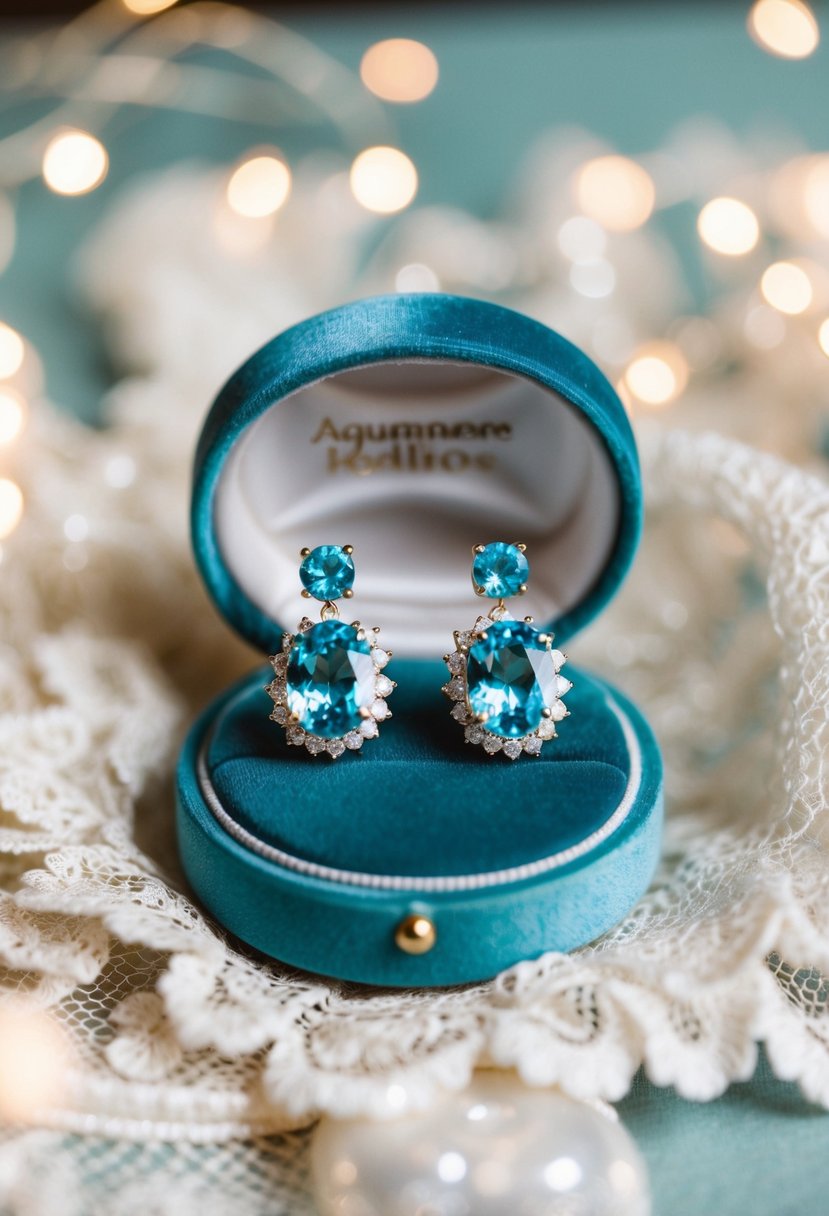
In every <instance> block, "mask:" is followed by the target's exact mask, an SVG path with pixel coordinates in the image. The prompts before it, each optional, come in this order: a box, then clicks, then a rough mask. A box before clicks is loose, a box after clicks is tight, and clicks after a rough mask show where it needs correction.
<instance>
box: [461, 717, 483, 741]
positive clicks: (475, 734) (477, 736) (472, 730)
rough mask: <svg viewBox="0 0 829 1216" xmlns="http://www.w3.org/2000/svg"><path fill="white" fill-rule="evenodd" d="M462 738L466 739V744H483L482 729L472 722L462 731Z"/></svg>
mask: <svg viewBox="0 0 829 1216" xmlns="http://www.w3.org/2000/svg"><path fill="white" fill-rule="evenodd" d="M464 738H465V739H466V741H467V743H483V739H484V728H483V727H482V726H479V725H478V724H477V722H473V723H472V724H471V725H470V726H467V728H466V730H465V731H464Z"/></svg>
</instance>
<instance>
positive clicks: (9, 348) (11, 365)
mask: <svg viewBox="0 0 829 1216" xmlns="http://www.w3.org/2000/svg"><path fill="white" fill-rule="evenodd" d="M25 355H26V344H25V343H24V341H23V339H22V338H21V336H20V334H19V333H18V332H17V330H16V329H12V327H11V325H6V324H5V323H4V322H3V321H0V380H9V379H10V378H11V377H12V376H14V375H16V374H17V372H19V371H20V368H21V366H22V365H23V359H24V357H25Z"/></svg>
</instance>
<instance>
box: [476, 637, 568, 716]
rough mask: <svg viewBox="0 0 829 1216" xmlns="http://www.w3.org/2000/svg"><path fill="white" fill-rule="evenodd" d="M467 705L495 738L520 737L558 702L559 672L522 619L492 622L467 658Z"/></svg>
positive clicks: (543, 645)
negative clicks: (557, 677)
mask: <svg viewBox="0 0 829 1216" xmlns="http://www.w3.org/2000/svg"><path fill="white" fill-rule="evenodd" d="M466 684H467V696H468V698H469V706H470V708H471V710H472V712H473V713H474V714H476V715H477V716H478V717H481V718H483V719H484V721H483V725H484V727H485V729H486V730H488V731H490V733H491V734H493V735H500V736H501V737H502V738H504V739H520V738H522V737H523V736H524V735H528V734H531V732H532V731H534V730H536V729H537V728H538V726H539V725H540V723H541V719H542V717H543V713H544V710H545V708H546V707H547V706H550V705H552V704H553V702H554V701H555V699H556V689H557V686H556V669H555V664H554V663H553V658H552V655H551V653H550V651H549V650H548V648H547V643H546V642H542V641H540V638H539V631H538V630H537V629H533V627H532V625H528V624H526V623H525V622H524V621H493V622H492V624H491V625H487V628H486V638H482V639H479V640H478V641H477V642H475V643H474V644H473V645H472V646H471V647H470V649H469V655H468V657H467V660H466Z"/></svg>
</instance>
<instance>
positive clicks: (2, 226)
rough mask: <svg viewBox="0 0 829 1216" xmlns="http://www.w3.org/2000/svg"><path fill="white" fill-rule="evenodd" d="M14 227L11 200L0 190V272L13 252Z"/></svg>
mask: <svg viewBox="0 0 829 1216" xmlns="http://www.w3.org/2000/svg"><path fill="white" fill-rule="evenodd" d="M16 227H17V226H16V223H15V218H14V207H13V206H12V203H11V200H10V199H9V197H8V196H7V195H6V194H3V193H2V192H0V273H2V272H3V271H4V270H5V269H6V267H7V266H8V264H9V262H10V261H11V258H12V254H13V253H14V243H15V233H16Z"/></svg>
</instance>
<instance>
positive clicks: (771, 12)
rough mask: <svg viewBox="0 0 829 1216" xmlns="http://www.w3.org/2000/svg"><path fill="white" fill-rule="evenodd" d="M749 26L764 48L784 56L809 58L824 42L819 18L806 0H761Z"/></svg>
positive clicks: (784, 57) (754, 6) (753, 35)
mask: <svg viewBox="0 0 829 1216" xmlns="http://www.w3.org/2000/svg"><path fill="white" fill-rule="evenodd" d="M748 29H749V33H750V34H751V36H752V38H753V39H754V41H755V42H757V43H758V44H759V45H760V46H761V47H762V48H763V50H765V51H771V53H772V54H773V55H779V56H780V57H781V58H782V59H806V58H807V57H808V56H809V55H811V54H812V53H813V52H814V51H815V50H816V49H817V46H818V43H819V42H820V30H819V28H818V23H817V19H816V17H815V15H814V13H813V12H812V10H811V9H810V8H809V6H808V4H804V3H803V0H757V2H756V4H754V5H753V6H752V8H751V11H750V12H749V15H748Z"/></svg>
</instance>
